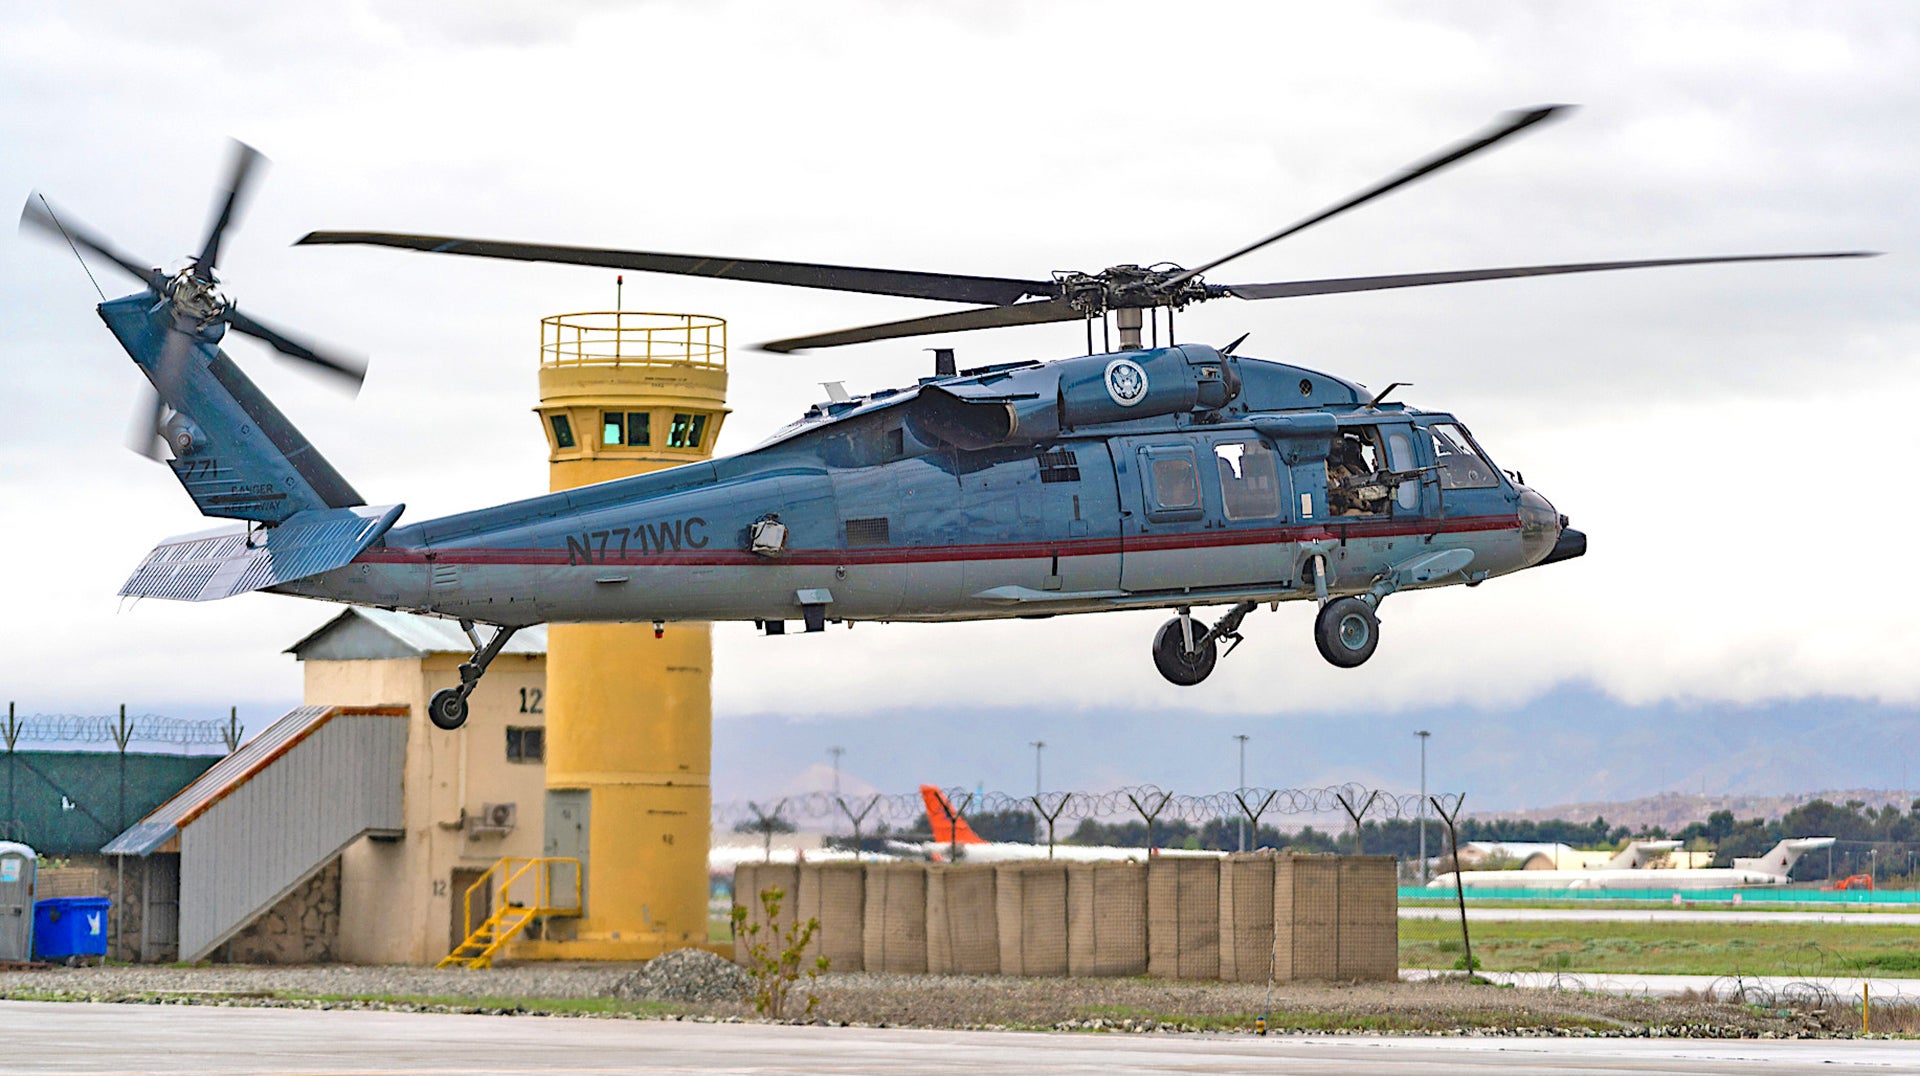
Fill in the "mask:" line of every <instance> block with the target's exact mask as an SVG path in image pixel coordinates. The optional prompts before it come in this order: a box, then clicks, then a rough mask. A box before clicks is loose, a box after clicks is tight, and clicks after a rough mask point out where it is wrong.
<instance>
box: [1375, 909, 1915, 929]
mask: <svg viewBox="0 0 1920 1076" xmlns="http://www.w3.org/2000/svg"><path fill="white" fill-rule="evenodd" d="M1459 917H1460V909H1459V908H1455V907H1424V906H1423V907H1407V906H1405V905H1402V906H1401V908H1400V918H1402V919H1458V918H1459ZM1476 921H1477V922H1486V923H1500V922H1507V923H1529V922H1532V923H1756V924H1758V923H1843V924H1850V925H1852V926H1860V927H1888V926H1893V927H1900V926H1904V927H1920V914H1915V913H1913V912H1786V911H1765V910H1761V909H1758V908H1756V909H1754V910H1753V911H1743V912H1735V911H1725V910H1713V911H1689V910H1687V909H1685V908H1647V909H1644V910H1642V909H1639V908H1594V909H1592V910H1591V911H1589V910H1587V909H1585V908H1497V907H1495V908H1489V907H1486V906H1484V905H1473V904H1469V905H1467V922H1469V923H1472V922H1476Z"/></svg>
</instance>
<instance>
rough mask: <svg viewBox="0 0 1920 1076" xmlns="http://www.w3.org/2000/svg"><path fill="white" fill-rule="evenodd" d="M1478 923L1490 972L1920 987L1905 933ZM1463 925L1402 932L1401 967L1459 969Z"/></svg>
mask: <svg viewBox="0 0 1920 1076" xmlns="http://www.w3.org/2000/svg"><path fill="white" fill-rule="evenodd" d="M1755 919H1756V920H1758V921H1755V922H1740V923H1688V922H1684V921H1680V922H1675V921H1673V920H1661V921H1658V922H1539V921H1517V922H1516V921H1498V920H1496V921H1489V922H1477V923H1474V924H1473V926H1472V930H1473V955H1474V957H1475V958H1476V959H1477V960H1478V961H1480V963H1481V966H1482V967H1483V968H1485V969H1487V970H1489V971H1560V972H1569V973H1573V974H1581V973H1639V974H1647V975H1657V974H1673V975H1790V976H1796V977H1822V976H1832V975H1850V974H1854V973H1857V972H1862V971H1871V972H1873V973H1875V974H1880V975H1896V976H1916V977H1920V939H1916V937H1915V935H1914V933H1913V932H1912V931H1911V930H1910V929H1908V928H1906V927H1905V926H1904V925H1903V924H1891V925H1888V926H1885V927H1882V926H1879V925H1877V924H1876V925H1857V926H1856V925H1851V924H1836V923H1769V922H1765V921H1764V919H1762V918H1761V917H1758V916H1756V917H1755ZM1459 952H1460V925H1459V924H1458V923H1457V922H1452V921H1448V920H1437V919H1403V920H1401V922H1400V964H1401V966H1402V967H1407V968H1451V967H1453V966H1454V964H1455V962H1456V956H1455V954H1457V953H1459Z"/></svg>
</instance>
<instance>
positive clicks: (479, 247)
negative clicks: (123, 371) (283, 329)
mask: <svg viewBox="0 0 1920 1076" xmlns="http://www.w3.org/2000/svg"><path fill="white" fill-rule="evenodd" d="M316 243H327V244H334V243H356V244H363V245H367V246H379V247H400V248H402V249H406V250H420V251H427V252H430V253H434V254H467V255H471V256H473V257H476V258H508V259H512V260H516V261H529V262H559V263H561V264H564V265H597V266H601V267H604V268H607V269H633V270H636V271H639V272H646V273H675V274H679V275H681V276H705V277H720V278H724V279H727V280H751V281H755V282H758V283H761V284H790V285H793V286H795V287H800V288H826V289H829V290H832V291H858V292H867V293H870V294H873V295H904V296H907V297H909V298H914V299H945V300H948V301H950V302H956V303H990V304H993V305H995V306H1004V305H1007V304H1009V303H1014V302H1017V301H1019V300H1020V299H1021V298H1022V297H1024V296H1028V295H1052V294H1053V285H1052V284H1051V283H1049V282H1047V281H1041V280H1014V279H1011V278H1007V277H984V276H960V275H957V274H953V273H919V272H912V271H909V270H903V269H862V268H859V267H857V266H849V265H819V264H815V263H813V262H779V261H765V260H760V259H754V258H712V257H706V256H704V255H697V254H662V253H658V252H653V251H645V250H609V249H604V248H600V247H568V246H555V245H552V244H546V243H510V242H502V241H498V240H491V239H456V238H451V237H448V236H439V235H402V234H396V233H393V232H311V233H309V234H307V235H306V236H303V237H302V238H301V239H300V240H299V241H298V242H297V243H295V244H294V245H295V246H300V245H303V244H316Z"/></svg>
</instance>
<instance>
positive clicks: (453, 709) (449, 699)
mask: <svg viewBox="0 0 1920 1076" xmlns="http://www.w3.org/2000/svg"><path fill="white" fill-rule="evenodd" d="M460 630H461V631H464V632H466V633H467V638H468V640H470V641H471V642H472V643H473V656H472V657H471V658H468V659H467V660H466V661H463V662H461V663H460V686H459V687H450V688H444V689H442V690H440V691H436V692H434V693H433V698H432V699H430V700H429V701H428V702H427V720H429V721H431V722H433V726H434V727H435V728H439V729H446V730H447V731H448V732H452V731H453V730H454V729H457V728H459V727H460V726H462V725H464V724H466V723H467V696H468V695H471V694H473V689H474V688H476V687H479V686H480V677H481V676H482V675H484V674H485V673H486V671H487V666H488V665H491V664H493V659H494V658H496V657H499V656H500V650H501V648H502V647H504V646H506V645H507V640H508V639H511V638H513V633H514V632H516V631H519V630H520V629H518V628H504V627H498V628H494V629H493V637H492V638H491V639H488V640H487V641H486V642H485V643H482V642H481V641H480V633H479V632H477V631H475V630H474V628H473V621H471V620H462V621H461V622H460Z"/></svg>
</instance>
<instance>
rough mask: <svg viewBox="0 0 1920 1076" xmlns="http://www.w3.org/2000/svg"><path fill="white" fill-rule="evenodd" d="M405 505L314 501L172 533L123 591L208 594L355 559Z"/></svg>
mask: <svg viewBox="0 0 1920 1076" xmlns="http://www.w3.org/2000/svg"><path fill="white" fill-rule="evenodd" d="M405 508H406V506H405V505H399V504H396V505H385V506H365V505H363V506H360V507H357V508H327V509H317V510H313V511H307V512H300V513H298V514H296V515H293V516H290V517H288V519H287V520H286V521H285V522H283V523H281V524H279V525H278V526H272V527H256V528H253V529H251V530H246V531H229V530H223V531H214V532H210V533H204V534H193V535H187V536H185V537H181V538H169V539H167V540H166V541H165V542H162V543H160V545H159V546H157V547H155V549H154V551H153V552H151V553H149V554H147V559H146V560H144V561H142V562H141V564H140V567H138V568H136V569H134V573H133V576H132V578H130V579H128V580H127V583H126V585H125V586H123V587H121V588H120V593H121V594H122V595H124V596H126V597H131V598H168V599H171V600H173V601H184V602H204V601H212V600H214V599H215V598H230V597H232V596H233V595H235V594H245V593H246V592H248V591H250V590H264V589H266V588H267V587H271V586H277V585H279V584H281V583H291V582H293V581H294V580H296V579H305V578H306V577H308V576H310V575H319V574H320V573H321V572H327V571H332V570H333V569H335V568H339V567H342V566H343V565H346V564H348V563H351V562H352V560H353V558H355V557H357V556H359V555H360V553H361V551H362V550H364V549H366V548H367V547H368V546H370V545H372V544H373V543H374V542H375V541H378V540H379V538H380V536H381V535H383V534H385V533H387V530H388V528H390V527H392V526H393V523H394V520H397V519H399V518H400V513H401V511H403V510H404V509H405Z"/></svg>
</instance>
